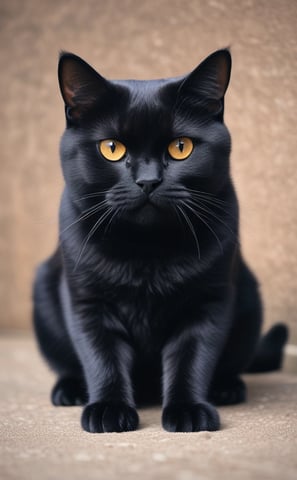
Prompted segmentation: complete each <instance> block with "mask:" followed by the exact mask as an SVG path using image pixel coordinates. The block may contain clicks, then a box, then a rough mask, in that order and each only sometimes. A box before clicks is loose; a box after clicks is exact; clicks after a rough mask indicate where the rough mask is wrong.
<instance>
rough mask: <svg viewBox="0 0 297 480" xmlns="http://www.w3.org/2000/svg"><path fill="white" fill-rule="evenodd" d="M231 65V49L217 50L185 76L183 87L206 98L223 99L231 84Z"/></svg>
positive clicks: (197, 95) (210, 99)
mask: <svg viewBox="0 0 297 480" xmlns="http://www.w3.org/2000/svg"><path fill="white" fill-rule="evenodd" d="M231 65H232V60H231V54H230V52H229V50H228V49H223V50H217V51H216V52H214V53H212V54H211V55H209V56H208V57H207V58H206V59H205V60H204V61H203V62H202V63H200V64H199V65H198V67H197V68H195V70H193V71H192V72H191V73H190V74H189V75H188V76H187V77H186V78H185V81H184V83H183V86H182V88H183V89H188V90H189V91H191V93H192V95H195V96H196V97H200V98H204V99H205V100H206V99H208V100H209V101H218V100H221V99H222V98H223V97H224V95H225V92H226V90H227V88H228V85H229V81H230V75H231Z"/></svg>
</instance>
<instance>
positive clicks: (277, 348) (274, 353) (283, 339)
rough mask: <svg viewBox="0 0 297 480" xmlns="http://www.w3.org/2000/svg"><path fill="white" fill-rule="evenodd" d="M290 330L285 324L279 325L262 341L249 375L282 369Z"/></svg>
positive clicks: (248, 371)
mask: <svg viewBox="0 0 297 480" xmlns="http://www.w3.org/2000/svg"><path fill="white" fill-rule="evenodd" d="M288 336H289V330H288V328H287V326H286V325H284V324H283V323H277V324H276V325H274V326H273V327H272V328H271V329H270V330H268V332H267V333H266V334H265V335H264V336H263V337H262V338H261V339H260V341H259V344H258V347H257V350H256V354H255V357H254V358H253V360H252V363H251V364H250V365H249V367H248V369H247V371H246V372H247V373H262V372H272V371H274V370H279V369H280V368H281V367H282V363H283V357H284V347H285V344H286V343H287V340H288Z"/></svg>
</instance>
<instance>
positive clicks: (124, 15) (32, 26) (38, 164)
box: [0, 0, 297, 342]
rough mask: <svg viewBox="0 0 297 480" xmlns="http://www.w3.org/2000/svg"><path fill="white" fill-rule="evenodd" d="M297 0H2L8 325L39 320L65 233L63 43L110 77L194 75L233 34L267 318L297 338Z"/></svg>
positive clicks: (0, 281)
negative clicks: (41, 279) (41, 267)
mask: <svg viewBox="0 0 297 480" xmlns="http://www.w3.org/2000/svg"><path fill="white" fill-rule="evenodd" d="M296 20H297V3H296V0H282V1H281V2H280V1H278V0H266V1H265V0H246V1H244V0H243V1H240V2H238V1H237V0H220V1H217V0H208V1H206V0H204V1H202V0H190V1H187V0H183V1H182V0H180V1H179V0H147V1H143V2H139V1H138V0H121V1H120V0H118V1H116V0H105V1H103V0H89V1H84V2H82V1H80V0H74V1H71V0H70V1H67V2H63V1H61V0H59V1H58V0H48V1H44V0H30V1H28V2H23V1H21V0H2V1H1V6H0V22H1V23H0V45H1V47H0V54H1V79H0V81H1V85H0V105H1V130H0V135H1V139H0V142H1V187H0V215H1V238H0V248H1V265H0V266H1V276H0V297H1V298H0V301H1V324H2V325H3V326H5V327H22V328H28V327H29V326H30V309H31V304H30V288H31V280H32V275H33V269H34V268H35V266H36V264H37V263H38V262H39V261H40V260H41V259H43V258H44V257H45V256H46V255H48V254H49V253H50V252H51V251H52V249H53V248H54V246H55V244H56V237H57V221H56V220H57V208H58V202H59V195H60V192H61V189H62V179H61V175H60V169H59V159H58V142H59V137H60V134H61V133H62V129H63V127H64V119H63V106H62V102H61V99H60V96H59V92H58V86H57V79H56V63H57V55H58V51H59V50H60V49H65V50H69V51H73V52H75V53H77V54H78V55H81V56H82V57H84V58H85V59H86V60H87V61H89V62H90V63H92V64H93V65H94V66H95V67H97V68H98V69H99V70H100V71H101V73H102V74H103V75H105V76H107V77H111V78H120V77H127V78H129V77H135V78H139V79H140V78H156V77H162V76H172V75H178V74H183V73H185V72H187V71H189V70H191V69H192V68H193V67H194V66H195V65H196V64H197V63H199V61H200V60H201V59H202V58H204V57H205V56H206V55H207V54H209V53H211V52H212V51H213V50H216V49H217V48H221V47H225V46H229V45H231V47H232V54H233V61H234V68H233V75H232V81H231V85H230V89H229V91H228V94H227V99H226V123H227V124H228V126H229V128H230V130H231V133H232V136H233V152H232V165H233V167H232V168H233V177H234V180H235V184H236V186H237V191H238V194H239V198H240V202H241V221H242V244H243V250H244V252H245V255H246V257H247V259H248V260H249V262H250V264H251V265H252V266H253V267H254V269H255V270H256V272H257V274H258V277H259V279H260V282H261V285H262V291H263V296H264V300H265V305H266V322H267V324H269V323H272V322H275V321H278V320H280V319H282V320H286V321H287V322H288V323H290V324H291V326H292V327H293V329H294V328H295V334H294V333H293V338H292V340H294V341H295V342H296V341H297V328H296V315H297V314H296V297H297V264H296V263H297V262H296V246H297V245H296V238H297V235H296V234H297V213H296V204H297V187H296V185H297V174H296V172H297V168H296V150H297V148H296V147H297V145H296V107H297V105H296V94H297V91H296V89H297V79H296V59H297V51H296V46H297V39H296Z"/></svg>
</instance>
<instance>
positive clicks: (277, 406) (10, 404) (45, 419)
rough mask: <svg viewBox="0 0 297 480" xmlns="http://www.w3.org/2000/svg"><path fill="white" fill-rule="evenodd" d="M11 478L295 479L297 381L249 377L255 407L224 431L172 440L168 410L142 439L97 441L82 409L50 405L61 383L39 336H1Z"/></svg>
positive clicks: (2, 407)
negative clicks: (86, 428)
mask: <svg viewBox="0 0 297 480" xmlns="http://www.w3.org/2000/svg"><path fill="white" fill-rule="evenodd" d="M0 364H1V373H0V380H1V398H0V416H1V417H0V418H1V458H0V478H1V479H3V480H7V479H15V480H27V479H28V480H29V479H30V480H35V479H38V480H57V479H66V480H68V479H69V480H70V479H71V480H76V479H81V478H86V479H90V480H91V479H96V480H101V479H102V480H118V479H122V480H130V479H131V480H136V479H141V480H147V479H156V480H157V479H158V480H167V479H168V480H169V479H170V480H215V479H216V480H217V479H218V478H219V479H220V480H222V479H228V480H233V479H240V480H247V479H253V480H257V479H259V480H265V479H267V480H268V479H269V480H273V479H277V480H279V479H280V478H281V479H282V480H291V479H292V480H293V479H296V478H297V409H296V398H297V375H293V374H288V373H273V374H267V375H255V376H251V375H250V376H247V377H246V380H247V383H248V388H249V402H248V403H247V404H245V405H239V406H236V407H225V408H220V409H219V411H220V415H221V420H222V430H221V431H219V432H211V433H210V432H201V433H193V434H185V433H181V434H170V433H167V432H165V431H163V430H162V429H161V426H160V416H161V411H160V408H154V409H143V410H140V412H139V414H140V419H141V426H140V429H139V430H138V431H136V432H130V433H122V434H95V435H92V434H88V433H85V432H83V431H82V430H81V428H80V422H79V418H80V408H78V407H71V408H55V407H53V406H52V405H51V404H50V402H49V391H50V388H51V386H52V383H53V376H52V374H51V373H50V372H49V371H48V369H47V367H46V366H45V365H44V363H43V362H42V360H41V359H40V356H39V354H38V352H37V350H36V347H35V343H34V341H33V339H32V338H31V337H30V336H12V335H9V336H2V337H0Z"/></svg>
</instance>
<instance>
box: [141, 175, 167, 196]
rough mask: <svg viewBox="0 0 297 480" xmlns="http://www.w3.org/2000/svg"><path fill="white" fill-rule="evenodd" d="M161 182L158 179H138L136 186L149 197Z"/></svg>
mask: <svg viewBox="0 0 297 480" xmlns="http://www.w3.org/2000/svg"><path fill="white" fill-rule="evenodd" d="M161 182H162V180H161V179H160V178H150V179H138V180H136V183H137V185H138V186H139V187H140V188H141V189H142V191H143V192H144V193H145V194H146V195H149V194H150V193H152V191H153V190H155V188H156V187H157V186H158V185H160V183H161Z"/></svg>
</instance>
